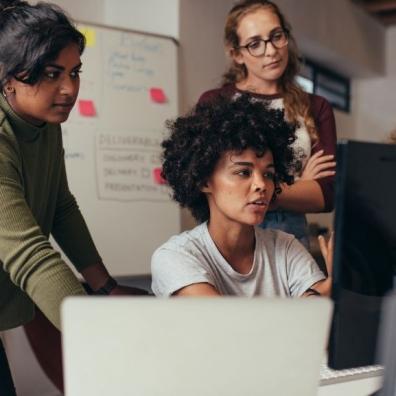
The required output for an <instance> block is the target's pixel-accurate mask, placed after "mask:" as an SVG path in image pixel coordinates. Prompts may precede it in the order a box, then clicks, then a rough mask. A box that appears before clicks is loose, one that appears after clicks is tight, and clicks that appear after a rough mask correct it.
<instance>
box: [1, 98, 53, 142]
mask: <svg viewBox="0 0 396 396" xmlns="http://www.w3.org/2000/svg"><path fill="white" fill-rule="evenodd" d="M0 107H1V109H2V110H3V111H4V113H5V114H6V116H7V118H8V121H9V122H10V124H11V125H12V127H13V130H14V133H15V134H16V135H17V136H19V137H20V138H22V139H23V140H26V141H32V140H35V139H37V137H38V136H39V134H40V133H41V132H43V131H44V130H46V129H47V128H48V123H46V122H45V123H44V124H43V125H41V126H37V125H33V124H31V123H30V122H27V121H26V120H24V119H23V118H22V117H20V116H19V115H18V114H17V113H15V111H14V110H13V109H12V107H11V106H10V104H9V103H8V102H7V100H6V98H5V97H4V96H3V95H1V94H0Z"/></svg>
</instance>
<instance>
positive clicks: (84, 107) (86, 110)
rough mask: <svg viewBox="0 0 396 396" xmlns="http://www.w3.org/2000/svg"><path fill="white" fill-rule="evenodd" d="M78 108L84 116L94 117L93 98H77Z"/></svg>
mask: <svg viewBox="0 0 396 396" xmlns="http://www.w3.org/2000/svg"><path fill="white" fill-rule="evenodd" d="M78 110H79V112H80V114H81V115H82V116H84V117H95V116H96V109H95V104H94V102H93V100H79V101H78Z"/></svg>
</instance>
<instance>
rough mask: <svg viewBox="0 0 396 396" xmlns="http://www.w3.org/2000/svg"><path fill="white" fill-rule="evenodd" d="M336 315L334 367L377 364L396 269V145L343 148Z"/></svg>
mask: <svg viewBox="0 0 396 396" xmlns="http://www.w3.org/2000/svg"><path fill="white" fill-rule="evenodd" d="M335 207H336V213H335V224H334V230H335V250H334V267H333V289H332V298H333V300H334V308H335V310H334V318H333V323H332V330H331V336H330V344H329V362H328V363H329V366H330V367H332V368H334V369H344V368H350V367H359V366H366V365H371V364H375V360H376V358H375V356H376V341H377V334H378V326H379V320H380V314H381V305H382V300H383V297H384V296H385V295H386V294H387V293H388V292H389V291H390V290H392V288H393V283H394V276H395V269H396V145H388V144H378V143H365V142H356V141H346V142H340V143H339V144H338V147H337V177H336V202H335Z"/></svg>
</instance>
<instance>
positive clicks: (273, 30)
mask: <svg viewBox="0 0 396 396" xmlns="http://www.w3.org/2000/svg"><path fill="white" fill-rule="evenodd" d="M277 30H283V28H282V26H277V27H274V28H273V29H272V30H271V31H270V32H269V33H268V37H270V36H271V34H273V33H274V32H276V31H277ZM261 39H262V36H261V35H260V34H256V35H255V36H252V37H248V39H247V40H246V41H247V42H251V41H254V40H261Z"/></svg>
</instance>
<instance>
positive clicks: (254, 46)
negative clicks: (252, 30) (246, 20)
mask: <svg viewBox="0 0 396 396" xmlns="http://www.w3.org/2000/svg"><path fill="white" fill-rule="evenodd" d="M261 43H262V41H261V40H254V41H251V42H250V43H249V44H248V45H247V47H248V48H249V49H251V50H255V49H257V48H260V46H261Z"/></svg>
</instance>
